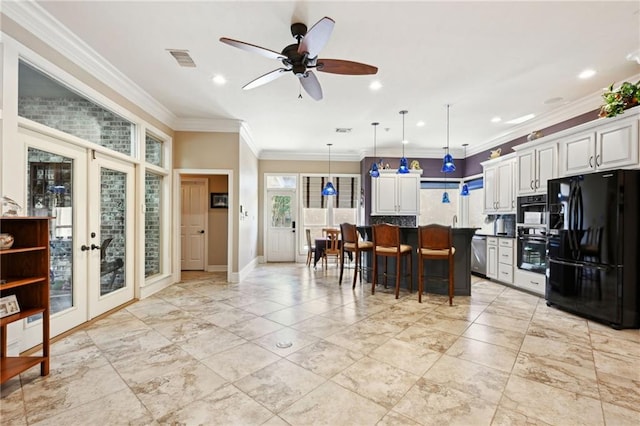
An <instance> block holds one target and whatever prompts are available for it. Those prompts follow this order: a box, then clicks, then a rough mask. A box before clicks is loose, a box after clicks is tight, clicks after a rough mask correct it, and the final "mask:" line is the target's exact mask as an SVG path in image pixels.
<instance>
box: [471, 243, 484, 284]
mask: <svg viewBox="0 0 640 426" xmlns="http://www.w3.org/2000/svg"><path fill="white" fill-rule="evenodd" d="M471 272H472V273H475V274H476V275H481V276H483V277H486V276H487V237H486V236H485V235H474V236H473V238H472V239H471Z"/></svg>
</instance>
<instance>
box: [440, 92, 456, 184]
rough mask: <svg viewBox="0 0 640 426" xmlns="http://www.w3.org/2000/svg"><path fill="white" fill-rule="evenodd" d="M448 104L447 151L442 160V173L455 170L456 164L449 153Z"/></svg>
mask: <svg viewBox="0 0 640 426" xmlns="http://www.w3.org/2000/svg"><path fill="white" fill-rule="evenodd" d="M449 106H450V105H449V104H447V153H446V154H445V155H444V159H443V160H442V173H451V172H455V171H456V166H455V164H453V156H452V155H451V154H449Z"/></svg>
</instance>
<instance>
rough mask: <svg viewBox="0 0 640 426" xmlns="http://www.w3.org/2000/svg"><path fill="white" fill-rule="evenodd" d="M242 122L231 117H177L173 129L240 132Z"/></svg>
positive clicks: (180, 130) (181, 130)
mask: <svg viewBox="0 0 640 426" xmlns="http://www.w3.org/2000/svg"><path fill="white" fill-rule="evenodd" d="M242 123H243V122H242V121H241V120H234V119H231V118H179V119H177V120H176V121H175V123H174V127H173V129H174V130H175V131H179V132H220V133H240V129H241V128H242Z"/></svg>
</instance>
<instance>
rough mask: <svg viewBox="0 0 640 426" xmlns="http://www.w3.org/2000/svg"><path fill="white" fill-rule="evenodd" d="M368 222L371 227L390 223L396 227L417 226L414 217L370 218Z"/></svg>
mask: <svg viewBox="0 0 640 426" xmlns="http://www.w3.org/2000/svg"><path fill="white" fill-rule="evenodd" d="M369 222H370V223H371V224H372V225H377V224H379V223H390V224H392V225H398V226H417V222H416V217H415V216H371V219H370V220H369Z"/></svg>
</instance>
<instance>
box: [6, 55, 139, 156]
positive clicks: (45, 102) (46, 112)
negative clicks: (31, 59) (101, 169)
mask: <svg viewBox="0 0 640 426" xmlns="http://www.w3.org/2000/svg"><path fill="white" fill-rule="evenodd" d="M18 115H19V116H20V117H24V118H28V119H29V120H33V121H35V122H37V123H40V124H43V125H45V126H48V127H51V128H54V129H56V130H60V131H62V132H65V133H68V134H70V135H73V136H76V137H79V138H81V139H84V140H86V141H89V142H93V143H96V144H98V145H100V146H103V147H105V148H109V149H112V150H114V151H116V152H119V153H122V154H126V155H129V156H133V152H134V151H133V146H134V135H135V125H134V124H133V123H131V122H130V121H128V120H126V119H125V118H122V117H120V116H118V115H117V114H115V113H113V112H111V111H109V110H107V109H105V108H103V107H101V106H100V105H97V104H96V103H94V102H93V101H91V100H89V99H87V98H85V97H84V96H83V95H80V94H78V93H76V92H74V91H73V90H71V89H69V88H68V87H66V86H64V85H63V84H62V83H60V82H58V81H56V80H54V79H53V78H51V77H49V76H47V75H45V74H44V73H42V72H40V71H39V70H37V69H35V68H33V67H32V66H30V65H28V64H27V63H25V62H23V61H20V65H19V69H18Z"/></svg>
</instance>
